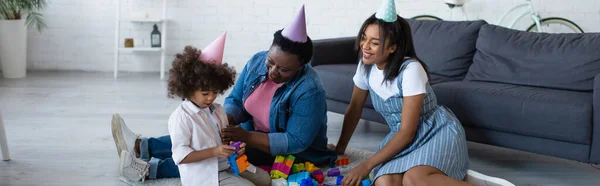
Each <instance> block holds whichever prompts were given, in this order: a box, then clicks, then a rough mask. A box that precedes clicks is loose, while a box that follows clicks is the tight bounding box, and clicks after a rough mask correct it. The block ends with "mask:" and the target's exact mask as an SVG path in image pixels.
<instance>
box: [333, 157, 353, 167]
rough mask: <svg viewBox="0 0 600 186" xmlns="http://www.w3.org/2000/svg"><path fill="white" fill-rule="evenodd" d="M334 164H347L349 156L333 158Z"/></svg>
mask: <svg viewBox="0 0 600 186" xmlns="http://www.w3.org/2000/svg"><path fill="white" fill-rule="evenodd" d="M335 164H337V165H338V166H344V165H349V164H350V158H348V157H344V158H339V159H337V160H335Z"/></svg>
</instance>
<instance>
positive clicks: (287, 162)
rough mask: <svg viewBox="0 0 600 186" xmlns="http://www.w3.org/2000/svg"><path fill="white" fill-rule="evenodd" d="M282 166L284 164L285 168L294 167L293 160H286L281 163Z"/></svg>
mask: <svg viewBox="0 0 600 186" xmlns="http://www.w3.org/2000/svg"><path fill="white" fill-rule="evenodd" d="M283 164H284V165H285V166H288V167H292V166H294V160H293V159H289V158H286V159H285V161H284V162H283Z"/></svg>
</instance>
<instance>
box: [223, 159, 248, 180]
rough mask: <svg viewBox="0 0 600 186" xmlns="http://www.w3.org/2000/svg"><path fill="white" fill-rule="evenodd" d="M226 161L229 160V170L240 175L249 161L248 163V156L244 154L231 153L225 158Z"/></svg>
mask: <svg viewBox="0 0 600 186" xmlns="http://www.w3.org/2000/svg"><path fill="white" fill-rule="evenodd" d="M227 162H229V166H230V167H231V170H232V171H231V172H233V174H235V175H236V176H237V175H240V173H242V172H244V171H246V169H247V168H248V166H250V163H248V157H247V156H246V155H245V154H244V155H241V156H238V154H232V155H231V156H229V157H228V158H227Z"/></svg>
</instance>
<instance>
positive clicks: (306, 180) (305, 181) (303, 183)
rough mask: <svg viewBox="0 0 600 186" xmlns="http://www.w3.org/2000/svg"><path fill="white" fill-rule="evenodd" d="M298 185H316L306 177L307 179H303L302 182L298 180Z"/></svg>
mask: <svg viewBox="0 0 600 186" xmlns="http://www.w3.org/2000/svg"><path fill="white" fill-rule="evenodd" d="M300 186H316V185H315V184H314V182H313V180H312V179H310V178H307V179H303V180H302V182H300Z"/></svg>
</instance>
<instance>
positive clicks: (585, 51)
mask: <svg viewBox="0 0 600 186" xmlns="http://www.w3.org/2000/svg"><path fill="white" fill-rule="evenodd" d="M598 51H600V33H585V34H547V33H531V32H523V31H517V30H512V29H507V28H504V27H499V26H494V25H484V26H483V27H482V28H481V30H480V32H479V39H478V40H477V52H476V53H475V57H474V59H473V65H471V68H470V69H469V72H468V73H467V77H466V79H467V80H478V81H491V82H501V83H510V84H519V85H530V86H537V87H547V88H557V89H567V90H578V91H591V90H592V87H593V86H592V84H593V81H594V77H595V76H596V75H597V74H600V52H598Z"/></svg>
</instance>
